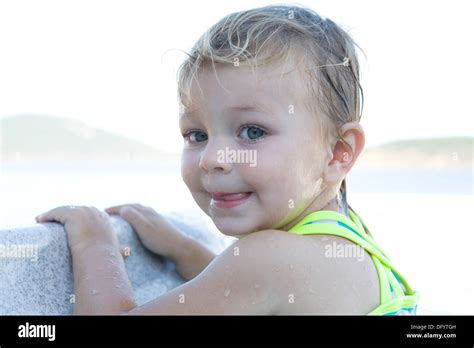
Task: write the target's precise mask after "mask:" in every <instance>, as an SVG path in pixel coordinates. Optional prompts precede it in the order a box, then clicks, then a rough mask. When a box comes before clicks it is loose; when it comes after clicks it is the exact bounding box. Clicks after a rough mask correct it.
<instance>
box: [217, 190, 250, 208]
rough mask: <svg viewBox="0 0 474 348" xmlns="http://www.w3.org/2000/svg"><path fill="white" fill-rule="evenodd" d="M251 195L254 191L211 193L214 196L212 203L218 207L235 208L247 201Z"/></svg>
mask: <svg viewBox="0 0 474 348" xmlns="http://www.w3.org/2000/svg"><path fill="white" fill-rule="evenodd" d="M251 195H252V192H238V193H222V192H216V193H211V197H212V201H211V205H214V206H216V207H217V208H233V207H236V206H238V205H240V204H243V203H245V202H246V201H247V200H248V199H249V197H250V196H251Z"/></svg>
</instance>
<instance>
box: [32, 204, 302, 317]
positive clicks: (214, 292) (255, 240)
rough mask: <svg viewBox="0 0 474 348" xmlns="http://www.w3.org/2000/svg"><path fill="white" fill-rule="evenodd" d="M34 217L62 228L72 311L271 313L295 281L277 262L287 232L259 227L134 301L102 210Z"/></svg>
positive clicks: (284, 253) (62, 210) (283, 257)
mask: <svg viewBox="0 0 474 348" xmlns="http://www.w3.org/2000/svg"><path fill="white" fill-rule="evenodd" d="M37 221H38V222H46V221H58V222H60V223H62V224H64V226H65V228H66V231H67V234H68V242H69V247H70V249H71V253H72V260H73V269H74V288H75V308H74V311H75V313H76V314H274V313H277V312H278V308H279V306H280V304H281V302H282V301H283V302H284V300H286V299H287V296H288V289H287V285H288V284H290V283H291V284H293V283H296V282H295V280H294V279H292V277H293V276H292V274H291V271H289V270H290V269H291V268H286V267H282V265H284V264H286V262H287V261H288V257H289V256H290V255H289V252H288V250H287V249H288V248H287V243H285V241H282V240H281V238H282V236H284V237H286V235H288V233H285V232H281V231H273V230H269V231H261V232H256V233H251V234H249V235H247V236H245V237H243V238H241V239H239V240H238V241H237V242H235V243H234V244H233V245H232V247H230V248H227V249H226V250H225V251H223V252H222V253H221V254H220V255H219V256H217V257H216V258H215V259H214V260H213V261H212V262H211V263H210V264H209V266H208V267H206V269H205V270H204V271H203V272H201V273H200V274H199V275H198V276H196V277H195V278H193V279H192V280H190V281H189V282H187V283H185V284H183V285H181V286H179V287H177V288H175V289H173V290H172V291H170V292H168V293H166V294H165V295H163V296H160V297H159V298H157V299H156V300H154V301H151V302H149V303H147V304H145V305H143V306H140V307H137V305H136V302H135V301H134V298H133V289H132V287H131V284H130V281H129V279H128V277H127V273H126V270H125V265H124V262H123V259H122V258H121V255H120V253H119V246H118V240H117V236H116V234H115V233H114V231H113V228H112V226H111V223H110V221H109V217H108V216H107V214H105V213H103V212H101V211H99V210H98V209H96V208H91V207H74V208H68V207H59V208H56V209H53V210H51V211H49V212H47V213H45V214H42V215H41V216H40V217H37ZM286 238H287V237H286ZM278 269H280V271H278V272H277V271H276V270H278Z"/></svg>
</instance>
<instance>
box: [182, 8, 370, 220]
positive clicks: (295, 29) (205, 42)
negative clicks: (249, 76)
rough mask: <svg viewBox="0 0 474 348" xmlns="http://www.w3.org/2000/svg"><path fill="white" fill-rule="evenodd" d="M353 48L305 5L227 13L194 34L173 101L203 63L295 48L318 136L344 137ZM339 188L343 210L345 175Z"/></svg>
mask: <svg viewBox="0 0 474 348" xmlns="http://www.w3.org/2000/svg"><path fill="white" fill-rule="evenodd" d="M356 47H359V46H358V45H357V44H356V43H355V42H354V41H353V40H352V38H351V37H350V35H349V34H348V33H346V32H345V31H344V30H343V29H342V28H341V27H339V26H338V25H337V24H335V23H334V22H333V21H331V20H330V19H323V18H322V17H321V16H319V15H318V14H317V13H316V12H314V11H313V10H311V9H309V8H306V7H302V6H295V5H270V6H265V7H261V8H255V9H251V10H247V11H241V12H236V13H232V14H229V15H227V16H225V17H224V18H223V19H221V20H220V21H219V22H217V23H216V24H214V25H213V26H212V27H211V28H210V29H208V30H207V31H206V32H205V33H204V34H203V35H202V36H201V37H200V38H199V39H198V41H197V42H196V43H195V45H194V46H193V47H192V49H191V52H190V53H189V54H188V57H187V58H186V60H185V61H184V62H183V64H182V65H181V66H180V68H179V70H178V100H179V102H180V103H181V104H182V105H184V106H188V104H190V103H191V102H192V99H191V95H190V89H191V84H192V82H193V80H195V79H196V75H197V73H198V71H199V69H201V68H202V67H203V66H204V65H206V64H209V63H210V64H212V66H213V67H214V66H215V64H216V63H217V64H233V65H235V63H236V62H238V64H240V63H242V64H249V65H250V66H253V65H252V64H255V65H256V66H259V65H268V64H271V63H272V62H275V61H278V62H281V61H287V60H288V59H289V57H290V55H292V54H295V53H298V54H299V57H300V58H302V59H303V61H304V62H303V65H304V66H305V69H304V77H305V80H306V82H307V83H306V84H307V91H308V96H309V98H307V99H308V100H307V103H308V107H309V108H310V110H311V111H312V112H313V114H315V115H317V114H323V115H324V116H325V117H326V121H329V122H326V123H327V124H328V125H329V127H325V130H324V131H325V134H322V138H323V139H326V138H329V137H330V135H333V136H334V137H335V138H337V139H339V140H341V141H343V142H344V140H343V139H342V134H340V127H342V125H344V124H345V123H348V122H353V121H359V120H360V118H361V115H362V109H363V90H362V87H361V85H360V83H359V63H358V59H357V54H356ZM359 49H360V47H359ZM361 51H362V50H361ZM336 133H337V134H336ZM340 193H341V196H342V201H343V206H344V209H345V211H346V212H347V206H348V205H347V198H346V183H345V179H344V180H343V181H342V183H341V186H340Z"/></svg>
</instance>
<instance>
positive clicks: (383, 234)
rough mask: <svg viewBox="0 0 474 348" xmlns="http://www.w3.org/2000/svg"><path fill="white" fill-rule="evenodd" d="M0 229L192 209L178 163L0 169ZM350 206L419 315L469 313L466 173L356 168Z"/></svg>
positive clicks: (472, 295) (472, 289) (473, 305)
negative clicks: (131, 210)
mask: <svg viewBox="0 0 474 348" xmlns="http://www.w3.org/2000/svg"><path fill="white" fill-rule="evenodd" d="M0 179H1V180H0V197H1V200H0V229H5V228H13V227H19V226H25V225H32V224H34V223H35V222H34V217H35V216H36V215H37V214H39V213H42V212H44V211H46V210H49V209H52V208H54V207H56V206H60V205H91V206H95V207H97V208H100V209H104V208H106V207H108V206H111V205H116V204H123V203H141V204H144V205H149V206H151V207H153V208H154V209H156V210H157V211H160V212H167V211H173V210H193V211H195V212H197V213H200V214H203V213H202V212H199V208H198V206H197V204H196V203H195V202H194V200H193V198H192V196H191V194H190V193H189V192H188V191H187V188H186V186H185V185H184V183H183V182H182V179H181V176H180V172H179V165H178V164H169V165H143V164H140V165H138V164H136V165H132V164H131V165H129V166H123V165H119V164H117V165H113V166H104V165H101V164H98V163H96V164H90V163H89V164H85V163H69V164H63V165H55V166H52V165H51V164H48V165H43V166H38V165H34V166H33V165H26V164H23V165H21V164H15V165H4V166H3V167H2V172H1V178H0ZM348 187H349V191H348V198H349V202H350V204H351V206H352V207H353V208H354V209H355V210H356V211H357V212H358V213H359V214H360V216H361V217H362V218H363V220H364V222H365V223H366V224H367V225H368V227H369V228H370V230H371V232H372V233H373V235H374V237H375V239H376V241H377V242H378V243H379V244H380V245H381V247H382V248H383V250H384V251H385V252H386V254H387V255H388V256H389V257H390V258H391V260H392V262H393V263H394V264H395V265H396V267H397V268H398V270H399V271H400V272H401V273H402V274H403V275H404V276H405V277H406V278H407V279H408V281H409V283H410V285H411V286H412V287H413V288H415V289H416V290H418V291H419V292H420V295H421V299H422V302H421V305H420V306H421V307H422V308H423V311H422V312H424V313H434V314H436V313H448V314H474V301H473V299H474V278H473V277H471V276H470V275H471V274H472V270H471V265H472V264H473V262H472V257H471V256H470V255H471V254H472V250H471V246H472V245H474V243H473V242H474V238H473V237H472V236H473V227H472V224H471V223H470V221H469V220H468V219H466V217H470V216H471V215H472V211H473V209H472V208H473V195H472V172H471V171H470V170H466V171H454V170H451V171H428V170H406V169H397V170H392V169H391V170H383V169H379V170H358V171H355V172H354V173H351V176H350V177H349V179H348Z"/></svg>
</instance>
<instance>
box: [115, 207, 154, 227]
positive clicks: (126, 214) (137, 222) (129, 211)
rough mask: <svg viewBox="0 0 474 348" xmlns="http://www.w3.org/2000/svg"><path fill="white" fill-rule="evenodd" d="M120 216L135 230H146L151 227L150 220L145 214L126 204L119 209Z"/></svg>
mask: <svg viewBox="0 0 474 348" xmlns="http://www.w3.org/2000/svg"><path fill="white" fill-rule="evenodd" d="M120 216H121V217H122V218H124V219H125V220H127V221H128V223H130V225H132V226H133V228H134V229H136V230H141V231H144V230H147V229H149V228H151V225H150V222H149V221H148V219H146V218H145V216H144V215H143V214H142V213H141V212H140V211H138V210H137V209H135V208H133V207H130V206H126V207H122V208H121V209H120Z"/></svg>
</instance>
